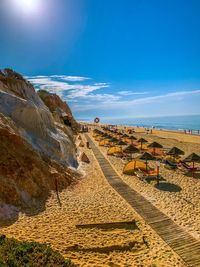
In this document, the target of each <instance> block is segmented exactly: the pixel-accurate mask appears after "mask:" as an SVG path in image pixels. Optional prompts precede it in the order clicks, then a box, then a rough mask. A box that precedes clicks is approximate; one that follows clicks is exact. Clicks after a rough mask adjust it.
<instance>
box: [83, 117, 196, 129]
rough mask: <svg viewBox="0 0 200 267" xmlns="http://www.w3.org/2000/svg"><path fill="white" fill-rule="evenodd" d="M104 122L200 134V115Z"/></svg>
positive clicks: (104, 120) (108, 120) (88, 120)
mask: <svg viewBox="0 0 200 267" xmlns="http://www.w3.org/2000/svg"><path fill="white" fill-rule="evenodd" d="M79 121H85V122H93V121H92V120H91V119H80V120H79ZM101 122H102V123H105V124H115V125H124V126H125V125H126V126H138V127H144V128H156V129H159V130H169V131H179V132H184V131H189V130H191V131H192V133H193V134H200V133H199V131H200V115H184V116H166V117H149V118H147V117H146V118H123V119H122V118H121V119H111V118H110V119H102V120H101Z"/></svg>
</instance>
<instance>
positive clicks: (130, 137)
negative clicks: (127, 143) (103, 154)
mask: <svg viewBox="0 0 200 267" xmlns="http://www.w3.org/2000/svg"><path fill="white" fill-rule="evenodd" d="M127 139H129V140H131V144H133V140H137V138H136V137H135V136H133V135H131V136H128V137H127Z"/></svg>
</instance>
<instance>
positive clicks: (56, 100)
mask: <svg viewBox="0 0 200 267" xmlns="http://www.w3.org/2000/svg"><path fill="white" fill-rule="evenodd" d="M37 93H38V95H39V96H40V98H41V99H42V100H43V101H44V103H45V105H46V106H47V107H48V108H49V109H50V111H51V112H52V114H53V116H54V118H55V120H56V121H57V122H59V123H64V124H65V125H66V126H69V127H71V128H72V130H73V131H74V132H77V130H78V128H79V125H78V123H77V122H76V121H75V119H74V117H73V115H72V112H71V110H70V108H69V106H68V105H67V103H66V102H64V101H62V100H61V98H60V97H59V96H58V95H56V94H51V93H49V92H47V91H45V90H39V91H38V92H37Z"/></svg>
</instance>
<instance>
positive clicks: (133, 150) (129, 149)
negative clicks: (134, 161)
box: [123, 145, 139, 158]
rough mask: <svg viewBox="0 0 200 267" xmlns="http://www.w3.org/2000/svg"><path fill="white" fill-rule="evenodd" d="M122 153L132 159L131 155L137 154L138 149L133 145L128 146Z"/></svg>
mask: <svg viewBox="0 0 200 267" xmlns="http://www.w3.org/2000/svg"><path fill="white" fill-rule="evenodd" d="M123 152H124V153H126V154H131V158H132V154H134V153H138V152H139V149H138V148H137V147H135V146H133V145H129V146H127V147H125V148H124V150H123Z"/></svg>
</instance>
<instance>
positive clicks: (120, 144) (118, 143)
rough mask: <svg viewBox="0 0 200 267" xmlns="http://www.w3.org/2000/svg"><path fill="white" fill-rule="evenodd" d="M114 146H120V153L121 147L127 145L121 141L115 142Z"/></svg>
mask: <svg viewBox="0 0 200 267" xmlns="http://www.w3.org/2000/svg"><path fill="white" fill-rule="evenodd" d="M116 145H117V146H120V148H121V151H122V146H126V145H127V143H126V142H124V141H122V140H120V141H119V142H117V143H116Z"/></svg>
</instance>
